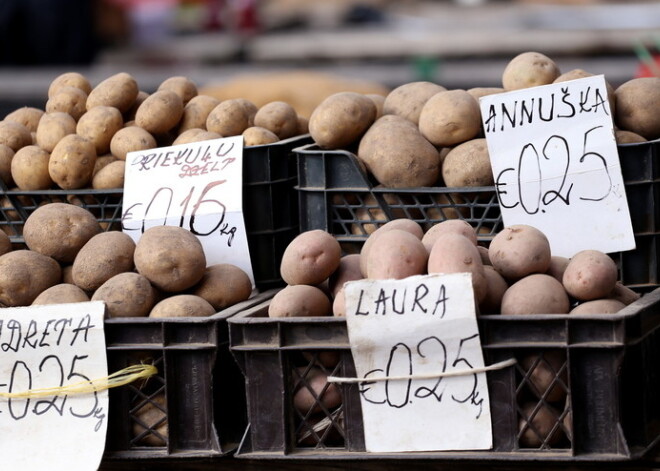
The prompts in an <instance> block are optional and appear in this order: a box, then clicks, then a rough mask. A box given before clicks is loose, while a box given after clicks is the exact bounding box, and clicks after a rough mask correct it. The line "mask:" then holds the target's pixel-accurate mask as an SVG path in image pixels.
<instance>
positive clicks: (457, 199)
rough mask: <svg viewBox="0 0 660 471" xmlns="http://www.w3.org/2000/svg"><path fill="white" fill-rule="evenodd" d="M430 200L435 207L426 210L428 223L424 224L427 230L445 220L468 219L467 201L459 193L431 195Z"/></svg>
mask: <svg viewBox="0 0 660 471" xmlns="http://www.w3.org/2000/svg"><path fill="white" fill-rule="evenodd" d="M438 186H440V185H438ZM431 199H432V200H433V202H434V204H436V205H437V207H435V206H434V207H430V208H426V219H427V220H428V221H429V223H428V224H426V226H428V227H427V228H430V227H433V225H435V224H437V223H438V222H442V221H446V220H447V219H462V218H468V217H470V208H469V207H468V206H467V205H466V203H467V201H466V200H465V198H463V196H462V195H461V194H460V193H453V194H446V193H437V194H433V195H431ZM433 221H435V222H433Z"/></svg>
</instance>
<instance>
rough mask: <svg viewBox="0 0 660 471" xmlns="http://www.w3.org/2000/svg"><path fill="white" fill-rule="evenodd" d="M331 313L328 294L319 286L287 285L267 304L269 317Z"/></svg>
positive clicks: (327, 314) (324, 314) (325, 314)
mask: <svg viewBox="0 0 660 471" xmlns="http://www.w3.org/2000/svg"><path fill="white" fill-rule="evenodd" d="M331 313H332V306H331V304H330V299H329V298H328V296H327V295H326V294H325V293H324V292H323V291H322V290H321V289H320V288H317V287H316V286H309V285H287V286H285V287H284V288H282V289H281V290H280V291H278V292H277V293H276V294H275V296H273V299H271V301H270V304H269V305H268V316H269V317H310V316H313V317H316V316H329V315H330V314H331Z"/></svg>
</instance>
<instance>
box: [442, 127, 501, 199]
mask: <svg viewBox="0 0 660 471" xmlns="http://www.w3.org/2000/svg"><path fill="white" fill-rule="evenodd" d="M442 179H443V180H444V182H445V185H446V186H447V187H449V188H453V187H458V188H460V187H464V186H492V185H494V180H493V170H492V168H491V165H490V156H489V154H488V146H487V145H486V139H485V138H476V139H471V140H469V141H467V142H463V143H461V144H459V145H457V146H456V147H453V148H452V149H451V150H450V151H449V152H448V153H447V155H446V156H445V160H444V162H443V163H442Z"/></svg>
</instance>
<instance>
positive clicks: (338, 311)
mask: <svg viewBox="0 0 660 471" xmlns="http://www.w3.org/2000/svg"><path fill="white" fill-rule="evenodd" d="M332 315H333V316H335V317H346V290H345V289H344V288H343V287H342V288H341V289H340V290H339V291H337V294H335V298H334V299H333V300H332Z"/></svg>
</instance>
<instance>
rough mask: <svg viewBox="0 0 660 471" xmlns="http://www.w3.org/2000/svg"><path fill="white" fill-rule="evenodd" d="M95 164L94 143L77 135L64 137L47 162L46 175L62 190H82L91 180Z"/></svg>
mask: <svg viewBox="0 0 660 471" xmlns="http://www.w3.org/2000/svg"><path fill="white" fill-rule="evenodd" d="M95 163H96V147H95V146H94V143H93V142H92V141H90V140H88V139H86V138H84V137H82V136H79V135H78V134H69V135H67V136H64V137H63V138H62V139H61V140H60V141H59V142H58V143H57V145H56V146H55V148H54V149H53V152H51V154H50V160H49V161H48V173H50V177H51V178H52V179H53V181H54V182H55V183H57V185H58V186H59V187H60V188H62V189H64V190H75V189H78V188H83V187H85V186H87V185H88V184H89V182H90V181H91V180H92V174H93V173H94V164H95Z"/></svg>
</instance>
